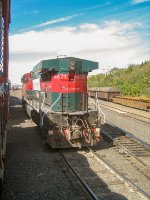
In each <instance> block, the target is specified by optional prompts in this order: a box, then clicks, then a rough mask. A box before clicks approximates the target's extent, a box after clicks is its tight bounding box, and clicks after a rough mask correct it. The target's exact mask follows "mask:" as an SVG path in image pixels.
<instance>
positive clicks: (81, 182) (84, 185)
mask: <svg viewBox="0 0 150 200" xmlns="http://www.w3.org/2000/svg"><path fill="white" fill-rule="evenodd" d="M59 155H60V157H61V158H62V159H63V161H64V163H65V164H66V165H67V166H68V167H69V169H70V171H71V172H72V174H73V175H74V176H75V177H76V178H77V179H78V181H79V182H80V184H81V185H82V187H83V189H84V190H85V191H86V192H87V193H88V195H89V196H90V198H91V199H92V200H99V198H98V197H97V196H96V195H95V193H94V192H93V191H92V190H91V189H90V187H89V186H88V185H87V184H86V182H85V181H84V180H83V179H82V178H81V177H80V176H79V175H78V174H77V172H76V171H75V170H74V169H73V168H72V166H71V164H70V163H69V162H68V161H67V159H66V158H65V156H64V155H63V153H62V152H59Z"/></svg>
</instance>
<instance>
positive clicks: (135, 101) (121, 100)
mask: <svg viewBox="0 0 150 200" xmlns="http://www.w3.org/2000/svg"><path fill="white" fill-rule="evenodd" d="M113 102H114V103H118V104H121V105H124V106H128V107H133V108H138V109H142V110H146V111H148V110H150V98H141V97H127V96H116V97H115V98H113Z"/></svg>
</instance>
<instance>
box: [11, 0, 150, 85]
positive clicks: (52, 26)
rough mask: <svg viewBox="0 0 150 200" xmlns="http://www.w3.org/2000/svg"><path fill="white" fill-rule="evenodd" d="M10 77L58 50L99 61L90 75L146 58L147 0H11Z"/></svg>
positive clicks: (149, 34) (16, 79)
mask: <svg viewBox="0 0 150 200" xmlns="http://www.w3.org/2000/svg"><path fill="white" fill-rule="evenodd" d="M9 49H10V59H9V78H10V80H11V82H12V83H20V80H21V76H22V75H23V74H25V73H27V72H30V71H31V70H32V68H33V67H34V66H35V65H36V64H37V63H39V62H40V61H41V60H44V59H52V58H56V57H57V56H59V55H66V56H72V57H77V58H83V59H88V60H93V61H97V62H99V69H98V70H94V71H93V72H92V74H97V73H102V72H103V73H106V72H108V71H109V70H110V69H112V68H114V67H118V68H124V67H128V65H130V64H137V63H141V62H143V61H145V60H149V59H150V0H108V1H107V0H71V1H69V0H55V1H51V0H32V1H31V0H19V1H18V0H11V24H10V36H9Z"/></svg>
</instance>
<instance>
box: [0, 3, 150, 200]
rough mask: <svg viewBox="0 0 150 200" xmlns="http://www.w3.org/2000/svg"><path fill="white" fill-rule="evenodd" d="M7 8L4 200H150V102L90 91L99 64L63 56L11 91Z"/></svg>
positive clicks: (1, 100)
mask: <svg viewBox="0 0 150 200" xmlns="http://www.w3.org/2000/svg"><path fill="white" fill-rule="evenodd" d="M10 3H11V1H10V0H0V53H1V55H0V199H2V200H13V199H14V200H59V199H61V200H70V199H72V200H90V199H93V200H98V199H99V200H126V199H127V200H143V199H146V200H148V199H150V112H149V111H150V98H146V97H144V98H142V97H140V98H139V97H138V98H137V97H129V96H121V94H123V93H122V92H121V91H120V89H118V88H117V87H116V88H115V87H102V88H93V89H88V88H87V81H88V75H89V72H92V71H93V70H96V69H98V68H99V63H98V62H95V61H91V60H86V59H84V58H76V57H66V55H60V56H57V58H53V59H52V58H51V56H50V57H49V58H44V57H43V58H42V60H41V61H40V62H39V63H38V64H37V65H35V66H34V67H33V68H32V70H31V69H30V70H29V71H28V73H26V70H25V71H24V72H23V74H24V75H23V74H22V75H23V76H22V78H21V77H20V78H21V83H22V85H20V86H19V85H17V84H12V85H11V83H10V81H9V79H8V61H9V56H8V55H9V48H8V46H9V45H8V43H9V39H8V34H9V23H10V21H11V20H10V16H11V13H10V7H11V6H10ZM17 4H18V2H17ZM36 4H38V3H37V2H36ZM17 6H18V5H17ZM96 7H97V6H96ZM98 7H99V6H98ZM93 8H95V6H93V7H92V9H93ZM86 10H88V9H86ZM37 12H38V11H37V10H34V12H33V11H32V12H31V13H32V14H33V13H34V14H35V13H36V14H37ZM23 13H24V15H26V14H28V15H29V13H30V12H22V14H23ZM31 13H30V14H31ZM17 14H18V13H17ZM17 14H16V16H17ZM75 16H76V15H72V16H70V17H66V18H60V19H56V20H52V21H50V22H48V21H47V22H46V23H42V24H39V25H37V26H33V27H31V28H38V27H42V26H43V25H44V26H45V25H46V26H47V25H48V24H53V23H57V22H60V21H66V19H67V20H68V19H71V18H73V17H75ZM23 21H24V20H23ZM86 26H87V25H86ZM25 30H30V28H29V29H28V28H27V29H25ZM31 32H32V31H31ZM18 34H19V33H18ZM46 42H47V41H46ZM21 46H22V45H21ZM31 46H32V44H31ZM41 51H42V50H41ZM36 56H37V55H36ZM10 57H11V56H10ZM19 57H20V51H19ZM43 59H45V60H43ZM22 62H23V61H22ZM20 67H21V66H20ZM115 70H116V68H115ZM129 71H132V68H131V66H130V70H129ZM106 75H107V74H105V76H106ZM140 76H141V74H140ZM140 76H138V77H140ZM142 76H144V75H142ZM103 78H104V76H103ZM117 78H118V76H117ZM147 80H148V79H146V78H145V79H144V83H145V85H146V83H147ZM114 82H115V81H114V80H113V83H114ZM94 85H95V82H94V84H93V86H94ZM102 85H103V84H102ZM106 85H110V84H106ZM112 85H113V84H112ZM10 89H12V90H10ZM134 89H140V87H139V88H137V87H135V88H134ZM148 91H149V88H146V90H145V92H146V93H145V94H147V92H148ZM124 94H130V93H124ZM139 94H140V93H139ZM141 94H142V93H141ZM131 96H132V95H131ZM133 96H134V95H133ZM141 96H142V95H141Z"/></svg>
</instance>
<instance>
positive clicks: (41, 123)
mask: <svg viewBox="0 0 150 200" xmlns="http://www.w3.org/2000/svg"><path fill="white" fill-rule="evenodd" d="M61 95H62V93H60V94H59V97H58V98H57V99H56V101H55V102H54V103H53V104H52V105H51V106H50V107H49V108H48V109H47V111H46V112H45V113H44V115H42V117H41V118H40V127H41V128H42V126H43V119H44V117H45V115H46V114H47V113H48V111H49V110H51V108H52V107H53V106H54V105H55V104H56V103H57V102H58V101H59V99H60V98H61ZM43 104H44V103H43ZM43 104H42V105H43Z"/></svg>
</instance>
